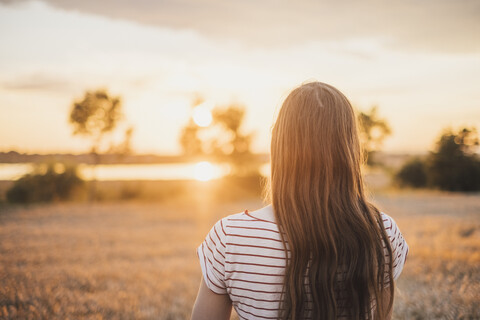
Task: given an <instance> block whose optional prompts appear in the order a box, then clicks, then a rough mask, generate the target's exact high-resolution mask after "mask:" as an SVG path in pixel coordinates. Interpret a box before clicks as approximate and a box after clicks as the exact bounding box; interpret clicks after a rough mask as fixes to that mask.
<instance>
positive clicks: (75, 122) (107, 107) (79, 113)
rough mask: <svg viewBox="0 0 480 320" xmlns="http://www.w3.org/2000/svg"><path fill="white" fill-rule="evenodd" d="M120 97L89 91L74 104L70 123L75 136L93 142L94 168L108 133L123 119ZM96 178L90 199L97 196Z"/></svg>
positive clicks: (93, 181) (98, 161)
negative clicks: (80, 136) (87, 138)
mask: <svg viewBox="0 0 480 320" xmlns="http://www.w3.org/2000/svg"><path fill="white" fill-rule="evenodd" d="M122 116H123V113H122V104H121V100H120V97H112V96H110V95H109V94H108V92H107V91H106V90H96V91H87V92H86V93H85V96H84V97H83V99H81V100H80V101H75V102H74V103H73V106H72V109H71V111H70V119H69V120H70V123H71V125H72V126H73V134H74V135H82V136H85V137H89V138H90V139H91V140H92V146H91V149H90V152H91V154H92V157H93V165H94V167H95V166H96V165H97V164H99V163H100V156H99V152H100V150H99V149H100V147H101V146H102V143H103V142H104V139H105V137H106V135H107V134H108V133H111V132H112V131H113V130H114V129H115V128H116V126H117V124H118V122H119V121H120V119H121V118H122ZM95 180H96V179H95V176H93V179H92V183H91V184H90V186H91V187H90V195H89V199H90V200H93V199H94V195H95Z"/></svg>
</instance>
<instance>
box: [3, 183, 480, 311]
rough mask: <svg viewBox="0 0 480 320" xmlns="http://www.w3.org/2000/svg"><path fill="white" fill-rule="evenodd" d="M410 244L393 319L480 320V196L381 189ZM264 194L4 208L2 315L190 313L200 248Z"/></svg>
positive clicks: (384, 205)
mask: <svg viewBox="0 0 480 320" xmlns="http://www.w3.org/2000/svg"><path fill="white" fill-rule="evenodd" d="M374 202H375V203H376V204H377V205H378V206H379V207H380V209H382V210H383V211H384V212H386V213H388V214H390V215H391V216H392V217H393V218H394V219H395V220H396V222H397V224H398V225H399V226H400V228H401V230H402V232H403V234H404V236H405V238H406V239H407V242H408V244H409V246H410V254H409V257H408V260H407V264H406V266H405V269H404V272H403V274H402V275H401V277H400V279H399V281H398V283H397V291H396V299H395V310H394V319H480V308H479V307H478V304H479V303H480V195H479V194H472V195H462V194H448V193H436V192H426V191H424V192H416V193H413V192H408V191H407V192H386V191H385V192H383V193H380V194H376V195H375V197H374ZM262 205H263V204H262V202H261V201H260V200H258V198H253V197H250V198H248V199H243V200H238V199H237V200H235V199H228V200H225V199H224V200H223V201H219V200H218V199H212V198H208V197H205V196H202V195H201V194H200V195H197V196H195V197H188V198H185V199H183V200H180V199H176V200H162V201H157V202H151V201H150V202H140V201H134V200H131V201H125V202H102V203H97V204H84V203H63V204H61V203H60V204H51V205H31V206H3V207H1V208H0V318H1V319H188V318H189V316H190V312H191V308H192V305H193V302H194V300H195V295H196V291H197V289H198V284H199V280H200V267H199V264H198V261H197V257H196V254H195V248H196V247H197V246H198V245H199V244H200V243H201V241H202V240H203V237H204V236H205V234H206V233H207V232H208V230H209V228H210V227H211V225H212V224H213V223H214V222H215V221H216V220H217V219H218V218H220V217H222V216H224V215H227V214H231V213H236V212H240V211H243V210H244V209H247V208H248V209H250V210H254V209H255V208H258V207H260V206H262Z"/></svg>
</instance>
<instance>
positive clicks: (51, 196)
mask: <svg viewBox="0 0 480 320" xmlns="http://www.w3.org/2000/svg"><path fill="white" fill-rule="evenodd" d="M83 184H84V181H83V180H82V179H81V178H80V177H79V176H78V174H77V168H76V167H75V166H72V165H66V164H63V163H58V162H57V163H54V162H52V163H47V164H39V165H36V166H35V167H34V169H33V171H32V172H31V173H28V174H26V175H24V176H23V177H21V178H20V179H18V180H17V181H15V182H14V184H13V186H12V187H11V188H10V189H9V190H8V191H7V194H6V195H7V201H8V202H11V203H31V202H51V201H59V200H67V199H69V198H71V196H72V195H73V192H74V191H75V190H76V189H77V188H78V187H81V186H82V185H83Z"/></svg>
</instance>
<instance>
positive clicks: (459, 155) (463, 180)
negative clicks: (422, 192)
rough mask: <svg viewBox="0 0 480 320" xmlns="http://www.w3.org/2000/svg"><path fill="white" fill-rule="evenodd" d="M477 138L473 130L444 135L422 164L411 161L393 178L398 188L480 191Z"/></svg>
mask: <svg viewBox="0 0 480 320" xmlns="http://www.w3.org/2000/svg"><path fill="white" fill-rule="evenodd" d="M477 146H478V137H477V132H476V131H475V129H467V128H465V129H462V130H460V131H458V132H457V133H453V132H452V131H445V132H444V133H443V135H442V136H441V137H440V139H439V140H438V142H437V147H436V150H435V151H434V152H432V153H430V154H429V155H428V157H427V158H426V160H425V161H422V160H420V159H414V160H412V161H410V162H408V163H406V164H405V165H404V166H403V167H402V168H401V169H400V171H399V172H398V173H397V175H396V179H397V181H398V182H399V183H400V185H408V186H412V187H423V186H428V187H431V188H437V189H440V190H446V191H477V190H480V159H479V157H478V155H477V154H476V152H475V151H476V148H477Z"/></svg>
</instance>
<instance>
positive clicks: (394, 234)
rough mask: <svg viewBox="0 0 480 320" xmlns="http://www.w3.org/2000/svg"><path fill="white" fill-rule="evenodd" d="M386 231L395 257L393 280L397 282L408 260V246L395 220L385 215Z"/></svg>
mask: <svg viewBox="0 0 480 320" xmlns="http://www.w3.org/2000/svg"><path fill="white" fill-rule="evenodd" d="M383 221H384V226H385V231H386V232H387V235H388V237H389V238H390V245H391V247H392V256H393V279H394V280H397V279H398V277H399V276H400V274H401V273H402V270H403V266H404V265H405V261H406V260H407V255H408V244H407V242H406V241H405V239H404V238H403V235H402V233H401V232H400V229H399V228H398V226H397V224H396V222H395V220H393V219H392V218H391V217H389V216H387V215H385V214H384V215H383Z"/></svg>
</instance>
